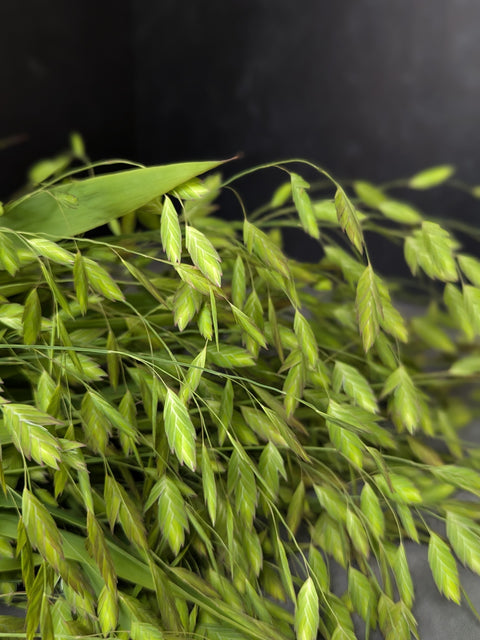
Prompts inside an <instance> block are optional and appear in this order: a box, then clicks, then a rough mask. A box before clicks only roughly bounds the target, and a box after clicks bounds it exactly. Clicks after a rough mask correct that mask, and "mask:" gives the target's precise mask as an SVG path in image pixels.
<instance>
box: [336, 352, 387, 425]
mask: <svg viewBox="0 0 480 640" xmlns="http://www.w3.org/2000/svg"><path fill="white" fill-rule="evenodd" d="M332 385H333V389H334V391H336V392H337V393H338V391H340V389H343V390H344V391H345V393H346V394H347V396H349V397H350V398H352V400H353V401H354V402H355V404H358V405H359V406H361V407H363V408H364V409H366V410H367V411H370V412H371V413H376V412H377V411H378V405H377V399H376V397H375V394H374V392H373V389H372V388H371V386H370V384H369V382H368V380H367V379H366V378H365V377H364V376H363V375H362V374H361V373H360V372H359V371H358V369H356V368H355V367H352V366H351V365H349V364H346V363H345V362H342V361H341V360H337V361H336V363H335V367H334V369H333V376H332Z"/></svg>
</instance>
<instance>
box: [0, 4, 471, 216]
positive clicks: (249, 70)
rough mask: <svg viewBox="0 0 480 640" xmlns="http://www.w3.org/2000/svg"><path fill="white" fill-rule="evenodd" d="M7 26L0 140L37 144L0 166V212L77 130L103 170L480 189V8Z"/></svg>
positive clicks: (446, 197)
mask: <svg viewBox="0 0 480 640" xmlns="http://www.w3.org/2000/svg"><path fill="white" fill-rule="evenodd" d="M0 25H1V26H2V31H1V33H2V37H1V38H0V91H1V94H0V138H5V137H7V136H10V135H14V134H26V135H27V136H28V138H27V139H26V140H25V141H24V142H23V143H22V144H19V145H16V146H14V147H11V148H9V149H6V150H3V151H1V152H0V167H1V171H0V194H1V196H3V197H4V198H5V197H6V195H7V194H8V193H9V192H11V191H12V190H13V189H14V188H16V187H17V186H18V185H19V184H20V183H21V181H22V177H23V175H24V172H25V170H26V168H27V166H28V165H29V164H30V163H31V162H32V161H33V160H34V159H36V158H39V157H41V156H43V155H46V154H50V153H52V152H56V151H58V150H60V149H61V147H62V146H64V145H65V144H66V140H67V137H68V132H69V131H70V130H72V129H77V130H79V131H81V132H82V134H83V135H84V137H85V139H86V142H87V148H88V150H89V152H90V155H91V156H92V157H93V158H95V159H100V158H105V157H113V156H123V157H129V158H132V159H135V160H139V161H142V162H146V163H163V162H169V161H176V160H189V159H195V158H207V157H211V156H220V157H229V156H231V155H233V154H235V153H237V152H242V153H243V154H244V158H243V160H241V161H240V162H239V163H237V164H238V166H239V167H241V166H246V165H251V164H254V163H257V162H262V161H266V160H276V159H280V158H284V157H291V156H302V157H306V158H308V159H311V160H314V161H316V162H318V163H320V164H322V165H323V166H324V167H326V168H328V169H329V170H331V171H332V172H334V173H335V174H336V175H337V176H338V177H340V178H352V177H355V178H367V179H372V180H388V179H391V178H394V177H398V176H402V175H409V174H411V173H413V172H415V171H417V170H419V169H421V168H423V167H425V166H428V165H434V164H440V163H445V162H448V163H453V164H455V165H456V166H457V167H458V174H459V176H460V177H461V178H463V179H465V180H467V181H469V182H477V181H478V182H480V145H479V144H478V142H477V140H478V133H477V130H478V124H479V121H480V110H479V107H478V105H479V104H480V73H479V65H480V38H479V37H478V32H479V26H480V3H479V2H478V0H435V2H434V1H433V0H422V1H421V2H419V1H418V0H389V1H388V2H385V1H384V0H335V2H329V1H327V0H297V2H292V1H291V0H223V1H222V0H184V1H183V2H178V1H177V0H161V1H160V0H116V1H115V2H111V1H110V0H104V1H103V2H98V1H92V0H83V2H75V1H74V0H71V1H68V0H51V1H50V2H49V3H48V5H45V4H44V3H40V2H39V1H37V0H1V2H0ZM229 170H230V169H229ZM263 184H264V182H263V181H262V185H263ZM265 184H267V185H268V186H269V183H268V180H267V181H265ZM258 185H259V183H258V181H257V183H256V186H255V187H249V186H247V187H246V189H247V190H248V189H253V191H255V189H258V190H259V191H261V188H260V186H258ZM430 204H431V206H432V207H433V208H434V212H435V213H441V214H442V213H446V212H447V211H448V212H450V214H453V215H456V216H458V215H461V216H463V217H464V218H468V219H470V220H471V221H474V220H475V219H476V218H477V215H478V206H477V203H476V202H475V201H473V200H471V199H469V198H467V197H464V196H461V195H460V194H452V193H450V191H446V192H443V191H442V192H441V193H440V194H439V195H437V196H434V198H433V200H432V201H431V203H430Z"/></svg>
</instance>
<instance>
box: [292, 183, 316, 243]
mask: <svg viewBox="0 0 480 640" xmlns="http://www.w3.org/2000/svg"><path fill="white" fill-rule="evenodd" d="M290 178H291V184H292V197H293V202H294V204H295V208H296V210H297V213H298V216H299V218H300V222H301V223H302V227H303V229H304V230H305V232H306V233H308V235H310V236H312V238H316V239H318V238H320V231H319V229H318V225H317V221H316V219H315V211H314V209H313V204H312V201H311V200H310V196H309V195H308V193H307V189H308V188H309V187H310V185H309V184H308V182H305V180H304V179H303V178H302V177H301V176H299V175H298V174H297V173H291V174H290Z"/></svg>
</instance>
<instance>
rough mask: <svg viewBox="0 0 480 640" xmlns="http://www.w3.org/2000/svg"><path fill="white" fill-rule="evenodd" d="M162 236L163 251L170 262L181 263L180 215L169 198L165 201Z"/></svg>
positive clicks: (161, 222)
mask: <svg viewBox="0 0 480 640" xmlns="http://www.w3.org/2000/svg"><path fill="white" fill-rule="evenodd" d="M160 236H161V239H162V246H163V250H164V251H165V253H166V254H167V258H168V259H169V260H170V262H180V261H181V259H182V231H181V229H180V223H179V222H178V214H177V212H176V210H175V207H174V206H173V203H172V201H171V200H170V198H169V197H168V196H165V198H164V199H163V207H162V216H161V218H160Z"/></svg>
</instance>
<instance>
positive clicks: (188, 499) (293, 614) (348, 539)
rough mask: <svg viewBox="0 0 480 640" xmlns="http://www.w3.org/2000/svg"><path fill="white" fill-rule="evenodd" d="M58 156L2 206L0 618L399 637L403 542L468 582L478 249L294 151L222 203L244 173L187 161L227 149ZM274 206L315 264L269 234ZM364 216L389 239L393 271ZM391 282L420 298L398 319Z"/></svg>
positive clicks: (177, 631) (141, 634)
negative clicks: (401, 280)
mask: <svg viewBox="0 0 480 640" xmlns="http://www.w3.org/2000/svg"><path fill="white" fill-rule="evenodd" d="M75 144H76V145H77V147H76V149H77V151H76V152H75V153H76V155H75V153H74V154H73V156H74V157H77V158H78V157H83V155H84V154H83V152H80V151H81V150H80V151H78V145H79V141H78V139H76V140H75ZM71 159H72V158H71V156H68V161H70V160H71ZM64 160H65V158H63V160H62V162H60V161H59V160H58V159H57V162H56V163H55V162H50V164H48V163H47V164H45V163H44V164H43V165H40V166H39V167H37V169H36V171H33V173H32V174H31V175H33V176H34V177H36V178H37V180H38V179H40V181H41V185H40V186H39V187H38V186H37V188H36V189H34V190H30V191H28V192H26V193H25V194H23V195H22V196H21V197H19V198H17V199H16V200H15V201H12V202H10V203H8V204H6V205H5V207H4V208H5V214H4V216H3V217H2V219H1V221H0V222H1V228H0V269H1V271H0V296H1V298H0V337H1V340H0V349H1V357H0V375H1V378H2V380H3V390H2V404H1V409H2V412H3V419H2V422H1V423H0V442H1V451H2V457H1V464H0V485H1V487H2V489H3V491H2V495H1V497H0V594H1V596H2V598H3V601H4V602H8V603H11V604H12V605H14V606H17V607H19V608H22V609H23V608H26V618H25V622H24V621H23V620H22V619H20V620H18V619H15V618H13V617H8V616H6V617H4V618H1V619H0V631H1V633H0V637H8V638H14V637H18V638H25V637H26V638H28V639H33V638H35V637H38V636H37V630H38V629H40V637H42V638H43V639H44V640H50V639H53V638H57V639H65V640H66V639H67V638H72V639H73V638H80V637H89V638H92V637H105V638H118V639H125V640H128V639H129V638H131V639H132V640H155V639H156V638H159V639H161V638H162V639H163V638H169V639H172V640H173V639H179V638H191V639H192V640H193V639H198V640H200V639H202V638H209V639H212V640H220V639H222V640H225V639H227V640H229V639H230V638H232V639H233V638H234V639H235V640H240V639H245V640H247V639H257V640H269V639H271V640H288V639H292V640H293V639H294V638H298V640H314V639H315V638H316V637H322V638H326V639H329V640H341V639H342V640H352V639H354V638H356V635H355V630H354V622H353V621H354V620H356V625H357V627H356V628H357V630H358V628H359V627H358V624H359V621H361V623H360V624H361V625H362V626H363V627H365V628H366V629H374V628H377V627H378V628H380V630H381V632H382V634H383V636H384V637H385V638H390V639H392V638H396V639H398V640H402V639H403V638H405V639H407V638H410V637H411V633H413V634H415V629H416V621H415V618H414V614H413V613H412V606H413V605H414V598H415V585H414V584H413V582H412V578H411V575H410V570H409V566H408V562H407V557H406V553H405V546H404V541H405V540H408V539H410V540H413V541H415V542H418V543H423V544H428V548H429V563H430V567H431V570H432V573H433V577H434V580H435V582H436V584H437V586H438V589H439V590H440V592H442V593H443V594H444V595H445V596H446V597H447V598H449V599H451V600H453V601H454V602H457V603H460V602H461V601H462V599H463V600H465V601H468V599H467V598H462V596H463V591H462V586H461V584H460V581H459V577H458V571H457V562H458V561H460V562H461V563H463V564H465V565H466V566H468V567H469V568H470V569H472V570H473V571H475V572H477V573H479V572H480V525H479V519H480V508H479V505H478V502H477V501H476V500H471V499H469V500H466V499H461V498H460V497H458V496H457V495H456V492H457V490H460V489H461V490H463V491H466V492H469V493H470V494H472V495H473V496H474V497H477V496H478V495H479V493H480V472H479V469H480V458H479V454H478V448H476V446H475V445H470V444H469V443H468V442H464V441H463V440H462V438H461V431H460V429H461V428H462V427H463V426H465V425H466V424H467V423H468V422H469V421H470V420H471V418H472V417H473V410H474V400H475V398H473V399H470V398H467V399H465V398H466V394H465V392H464V391H463V389H464V388H465V386H466V383H467V382H470V381H472V380H473V379H475V377H476V376H477V375H478V373H479V372H480V343H479V339H478V335H479V333H480V313H479V306H480V261H478V260H477V259H476V258H474V257H472V256H467V255H464V254H463V253H462V252H461V248H460V246H459V244H458V242H457V241H456V240H455V238H454V237H453V235H452V234H451V233H450V232H448V231H447V230H446V229H445V228H444V227H443V226H442V225H441V224H439V223H438V221H435V220H430V219H427V218H425V217H424V215H423V214H422V212H421V211H420V210H418V209H417V208H415V207H413V206H412V205H409V204H406V203H405V202H403V201H399V200H397V199H396V197H395V196H394V193H395V191H394V190H392V189H390V188H381V187H377V186H374V185H371V184H369V183H365V182H356V183H354V184H353V186H352V189H351V190H350V189H349V190H348V191H347V190H346V189H344V188H343V187H342V186H341V185H340V184H338V183H337V182H335V181H334V180H333V179H331V178H330V176H328V175H327V174H326V173H325V172H323V171H322V170H320V169H318V170H317V172H318V175H319V178H320V179H321V181H322V182H319V184H318V189H317V186H316V185H313V186H312V187H310V185H309V184H308V183H307V182H306V181H305V180H304V178H303V177H301V176H300V174H299V173H296V171H302V167H303V169H306V170H308V171H312V167H311V166H307V163H305V164H303V165H302V164H301V163H300V162H296V164H292V162H285V163H282V164H281V169H282V173H281V175H283V176H285V175H286V176H287V179H288V180H287V182H286V183H285V184H282V185H281V186H280V187H279V189H278V190H277V191H276V192H275V194H274V196H273V198H272V201H271V203H270V204H269V205H268V206H266V207H264V208H262V209H261V210H259V211H257V212H253V213H252V214H251V215H249V214H247V213H246V212H244V219H243V220H241V221H238V222H237V221H233V222H232V221H229V222H227V221H225V220H223V219H222V218H221V217H219V216H217V214H216V209H215V201H216V199H217V197H218V194H219V192H220V191H221V190H222V189H226V188H227V187H229V186H230V185H232V184H233V183H235V185H236V182H237V181H238V179H239V178H240V177H242V176H237V178H236V179H231V180H229V181H228V182H227V183H223V184H222V180H221V177H220V176H219V175H217V174H214V175H210V177H207V178H203V179H200V178H198V177H197V176H198V175H199V174H201V173H203V172H204V171H206V170H209V169H213V168H215V167H216V166H218V164H219V163H192V164H185V165H170V166H165V167H156V168H150V169H143V168H133V169H130V170H129V171H123V172H120V173H112V174H101V175H98V176H93V177H92V176H90V177H87V178H81V179H78V176H77V173H76V171H71V172H70V173H69V174H67V175H65V173H64V172H65V171H66V170H67V165H68V163H65V162H64ZM272 166H273V165H272ZM292 166H293V167H294V168H295V172H292V170H291V167H292ZM87 168H88V169H89V170H90V171H91V172H92V171H94V170H96V168H95V167H94V166H93V165H89V166H88V167H87ZM265 170H266V169H265ZM58 172H62V175H61V177H58V176H57V175H56V173H58ZM52 175H53V177H52ZM242 175H243V174H242ZM450 175H451V169H450V168H449V167H439V168H438V167H437V168H435V169H433V170H429V171H427V172H422V173H421V174H417V175H416V176H414V177H413V178H411V179H410V180H409V181H406V183H405V184H404V185H403V186H410V187H411V188H412V189H425V188H430V187H433V186H436V185H437V184H439V183H442V182H444V181H446V180H448V179H449V177H450ZM325 179H327V180H328V183H329V185H330V187H326V186H325ZM396 186H398V185H396ZM235 188H236V187H235ZM239 211H240V215H241V208H240V207H239ZM237 218H238V216H237ZM105 223H109V225H110V230H111V235H109V236H105V235H104V236H101V235H99V234H98V231H97V233H96V234H93V235H92V234H90V235H87V236H85V233H86V232H88V231H91V230H94V229H96V228H98V227H99V226H100V225H102V224H105ZM292 228H303V230H304V232H305V233H306V234H308V235H309V236H311V237H312V238H313V239H315V240H316V241H317V242H318V244H319V247H320V248H321V255H322V257H321V259H320V260H319V261H317V262H315V263H312V264H306V263H299V262H296V261H294V260H293V259H291V258H288V257H287V256H286V255H285V253H284V251H283V250H282V247H281V235H280V232H279V231H280V230H281V229H283V230H284V232H285V233H287V234H288V232H289V231H290V229H292ZM102 229H104V227H102ZM366 232H371V233H373V232H376V233H380V234H381V235H383V236H387V237H391V238H392V240H393V241H394V242H396V243H397V244H403V246H404V250H405V258H406V261H407V264H408V266H409V268H410V270H411V272H412V274H413V275H412V279H411V281H409V282H408V283H407V284H406V285H405V286H403V285H402V286H399V285H398V283H393V284H392V283H391V282H390V281H389V280H387V279H385V278H382V277H381V276H380V274H378V273H377V272H376V270H375V269H374V267H373V266H372V262H371V260H370V257H369V254H368V251H367V246H366V243H365V233H366ZM402 287H403V288H402ZM407 290H408V291H409V292H411V291H412V290H415V291H417V292H419V293H422V295H423V298H421V299H422V300H423V301H425V299H426V304H425V305H423V306H417V307H416V308H415V309H416V310H415V311H414V312H411V311H410V312H409V313H408V315H407V316H405V315H404V314H402V312H401V309H402V308H403V307H401V306H400V307H399V306H398V302H399V301H402V299H403V292H405V291H407ZM425 296H427V298H425ZM457 388H458V389H461V390H462V394H463V395H462V394H460V393H458V394H456V393H455V390H456V389H457ZM338 566H340V568H341V570H342V571H344V572H345V574H346V576H347V585H348V586H347V590H346V592H345V593H344V594H341V593H335V594H334V593H332V590H331V580H330V574H331V571H332V568H335V567H337V569H335V570H338Z"/></svg>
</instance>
